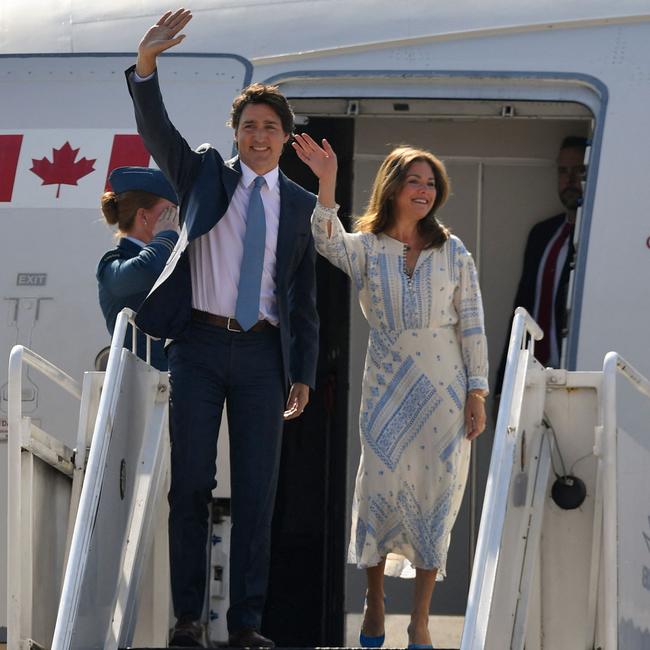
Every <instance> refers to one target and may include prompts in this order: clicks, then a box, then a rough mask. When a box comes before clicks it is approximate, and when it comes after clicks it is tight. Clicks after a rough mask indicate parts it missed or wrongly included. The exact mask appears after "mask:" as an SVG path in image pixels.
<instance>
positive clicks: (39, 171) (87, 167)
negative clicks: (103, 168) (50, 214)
mask: <svg viewBox="0 0 650 650" xmlns="http://www.w3.org/2000/svg"><path fill="white" fill-rule="evenodd" d="M78 153H79V149H73V148H72V147H71V146H70V143H69V142H66V143H65V144H64V145H63V146H62V147H61V148H60V149H52V162H50V161H49V160H48V159H47V158H41V159H40V160H36V159H35V158H32V165H33V166H32V168H31V169H30V170H29V171H31V172H34V173H35V174H36V175H37V176H39V177H40V178H42V179H43V182H42V183H41V185H58V188H57V190H56V198H57V199H58V198H59V193H60V192H61V185H76V184H77V181H78V180H79V179H80V178H82V177H83V176H86V175H87V174H90V172H92V171H94V170H95V168H94V167H93V165H94V164H95V160H96V158H94V159H93V160H88V159H87V158H82V159H81V160H77V162H75V160H74V159H75V158H76V157H77V154H78Z"/></svg>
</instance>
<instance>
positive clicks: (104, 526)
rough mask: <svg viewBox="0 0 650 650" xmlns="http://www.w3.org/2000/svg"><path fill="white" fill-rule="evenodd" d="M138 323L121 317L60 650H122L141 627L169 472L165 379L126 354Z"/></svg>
mask: <svg viewBox="0 0 650 650" xmlns="http://www.w3.org/2000/svg"><path fill="white" fill-rule="evenodd" d="M133 317H134V314H133V312H132V311H131V310H129V309H124V310H123V311H122V312H121V313H120V314H119V316H118V319H117V322H116V325H115V332H114V335H113V339H112V342H111V350H110V353H109V358H108V366H107V369H106V377H105V381H104V385H103V390H102V395H101V398H100V402H99V408H98V413H97V420H96V423H95V428H94V432H93V437H92V444H91V447H90V454H89V457H88V464H87V467H86V473H85V480H84V484H83V488H82V491H81V498H80V502H79V508H78V513H77V518H76V523H75V528H74V533H73V536H72V543H71V547H70V555H69V562H68V566H67V569H66V575H65V579H64V583H63V590H62V595H61V603H60V606H59V614H58V616H57V623H56V628H55V632H54V639H53V642H52V647H53V648H56V649H60V648H88V647H96V648H117V647H118V644H119V643H122V644H124V645H127V644H129V643H130V641H131V639H132V637H133V633H134V629H135V603H136V595H137V590H138V585H139V579H140V574H141V570H142V566H143V563H144V561H145V559H146V554H147V549H148V547H149V546H150V542H151V536H152V517H153V516H154V514H155V508H154V507H153V504H155V503H157V497H158V494H159V492H160V487H161V485H162V482H163V480H164V476H165V471H166V470H165V468H166V466H167V465H166V457H163V449H164V448H165V443H164V438H165V434H164V432H165V427H166V423H167V380H166V376H165V377H164V376H163V375H162V374H161V373H159V372H158V371H156V370H154V369H153V368H151V366H149V365H148V364H145V363H143V362H141V361H139V360H137V359H136V358H135V356H134V355H133V354H132V353H129V352H127V351H125V350H124V349H123V348H122V341H123V340H124V336H125V334H126V329H127V325H128V324H129V323H130V324H131V325H132V327H133V328H134V329H135V323H134V321H133ZM123 381H125V382H126V383H125V385H124V386H123V385H122V382H123ZM127 469H128V471H127ZM125 472H126V474H125ZM105 477H107V479H112V480H113V483H112V487H108V486H107V485H106V483H105ZM116 477H117V478H116ZM116 484H117V485H116ZM118 486H119V489H118V490H117V500H115V496H111V495H115V494H116V492H115V490H116V487H118ZM100 496H103V498H102V499H101V500H100ZM102 544H104V545H105V546H104V549H103V551H102V553H103V556H102V557H101V558H100V556H99V555H98V553H100V551H99V550H98V548H99V547H101V545H102ZM116 553H117V555H115V554H116ZM97 572H99V575H96V573H97ZM88 576H90V578H88ZM88 580H90V586H88ZM93 580H94V583H93ZM89 607H90V609H89Z"/></svg>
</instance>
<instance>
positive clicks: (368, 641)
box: [359, 596, 386, 648]
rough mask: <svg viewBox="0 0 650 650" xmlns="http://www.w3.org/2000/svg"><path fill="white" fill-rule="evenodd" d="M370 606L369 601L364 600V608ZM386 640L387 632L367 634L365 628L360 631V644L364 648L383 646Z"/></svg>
mask: <svg viewBox="0 0 650 650" xmlns="http://www.w3.org/2000/svg"><path fill="white" fill-rule="evenodd" d="M385 604H386V596H384V605H385ZM367 606H368V601H367V600H366V601H364V603H363V608H364V611H365V608H366V607H367ZM385 640H386V634H385V633H384V634H380V635H379V636H367V635H366V634H364V633H363V630H360V631H359V645H360V646H361V647H362V648H381V647H382V646H383V645H384V641H385Z"/></svg>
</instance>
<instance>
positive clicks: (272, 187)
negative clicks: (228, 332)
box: [189, 161, 280, 325]
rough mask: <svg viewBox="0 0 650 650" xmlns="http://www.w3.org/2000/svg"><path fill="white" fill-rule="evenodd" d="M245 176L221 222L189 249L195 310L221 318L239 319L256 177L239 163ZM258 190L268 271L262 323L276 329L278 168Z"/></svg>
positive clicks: (265, 270) (263, 290)
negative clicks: (237, 310) (237, 308)
mask: <svg viewBox="0 0 650 650" xmlns="http://www.w3.org/2000/svg"><path fill="white" fill-rule="evenodd" d="M240 164H241V170H242V175H241V179H240V180H239V183H238V184H237V188H236V189H235V193H234V194H233V197H232V201H231V202H230V205H229V206H228V209H227V210H226V212H225V214H224V215H223V217H222V218H221V219H220V220H219V222H218V223H217V224H216V225H215V226H214V227H213V228H212V229H211V230H210V231H209V232H207V233H206V234H205V235H202V236H201V237H199V238H198V239H195V240H194V241H192V242H191V243H190V245H189V256H190V271H191V273H192V307H194V309H200V310H201V311H207V312H210V313H211V314H218V315H219V316H227V317H231V318H234V317H235V306H236V304H237V288H238V286H239V271H240V269H241V262H242V257H243V254H244V236H245V234H246V211H247V209H248V201H249V199H250V195H251V191H252V189H253V181H254V180H255V178H256V177H257V174H256V173H255V172H254V171H253V170H252V169H251V168H250V167H247V166H246V165H245V164H244V163H243V162H241V161H240ZM264 180H265V183H264V184H263V185H262V187H261V188H260V194H261V197H262V203H263V204H264V215H265V218H266V242H265V246H264V267H263V269H262V285H261V288H260V309H259V317H258V318H259V320H267V321H269V322H270V323H272V324H273V325H278V323H279V322H280V321H279V317H278V306H277V300H276V295H275V267H276V258H275V252H276V248H277V243H278V225H279V223H280V177H279V169H278V168H277V167H275V168H274V169H272V170H271V171H270V172H268V173H267V174H264Z"/></svg>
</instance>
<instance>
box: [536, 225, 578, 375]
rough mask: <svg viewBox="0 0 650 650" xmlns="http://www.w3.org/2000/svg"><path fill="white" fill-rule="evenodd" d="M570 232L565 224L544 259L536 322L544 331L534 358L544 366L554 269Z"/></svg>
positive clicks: (546, 358)
mask: <svg viewBox="0 0 650 650" xmlns="http://www.w3.org/2000/svg"><path fill="white" fill-rule="evenodd" d="M570 232H571V225H570V224H569V223H566V222H565V223H564V226H562V230H561V231H560V234H559V235H558V236H557V238H556V239H555V241H554V242H553V244H552V245H551V250H549V252H548V255H547V257H546V265H545V266H544V273H543V275H542V285H541V288H540V294H539V309H538V310H537V322H538V323H539V326H540V327H541V328H542V330H544V338H543V339H542V340H541V341H538V342H537V343H536V344H535V356H536V357H537V359H538V361H539V362H540V363H541V364H542V365H544V366H545V365H546V364H547V363H548V361H549V359H550V357H551V336H555V333H554V332H552V331H551V324H552V322H553V310H554V309H555V305H554V300H553V289H554V287H555V267H556V266H557V258H558V256H559V254H560V251H561V250H562V246H564V243H565V242H566V240H567V237H568V236H569V233H570Z"/></svg>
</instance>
